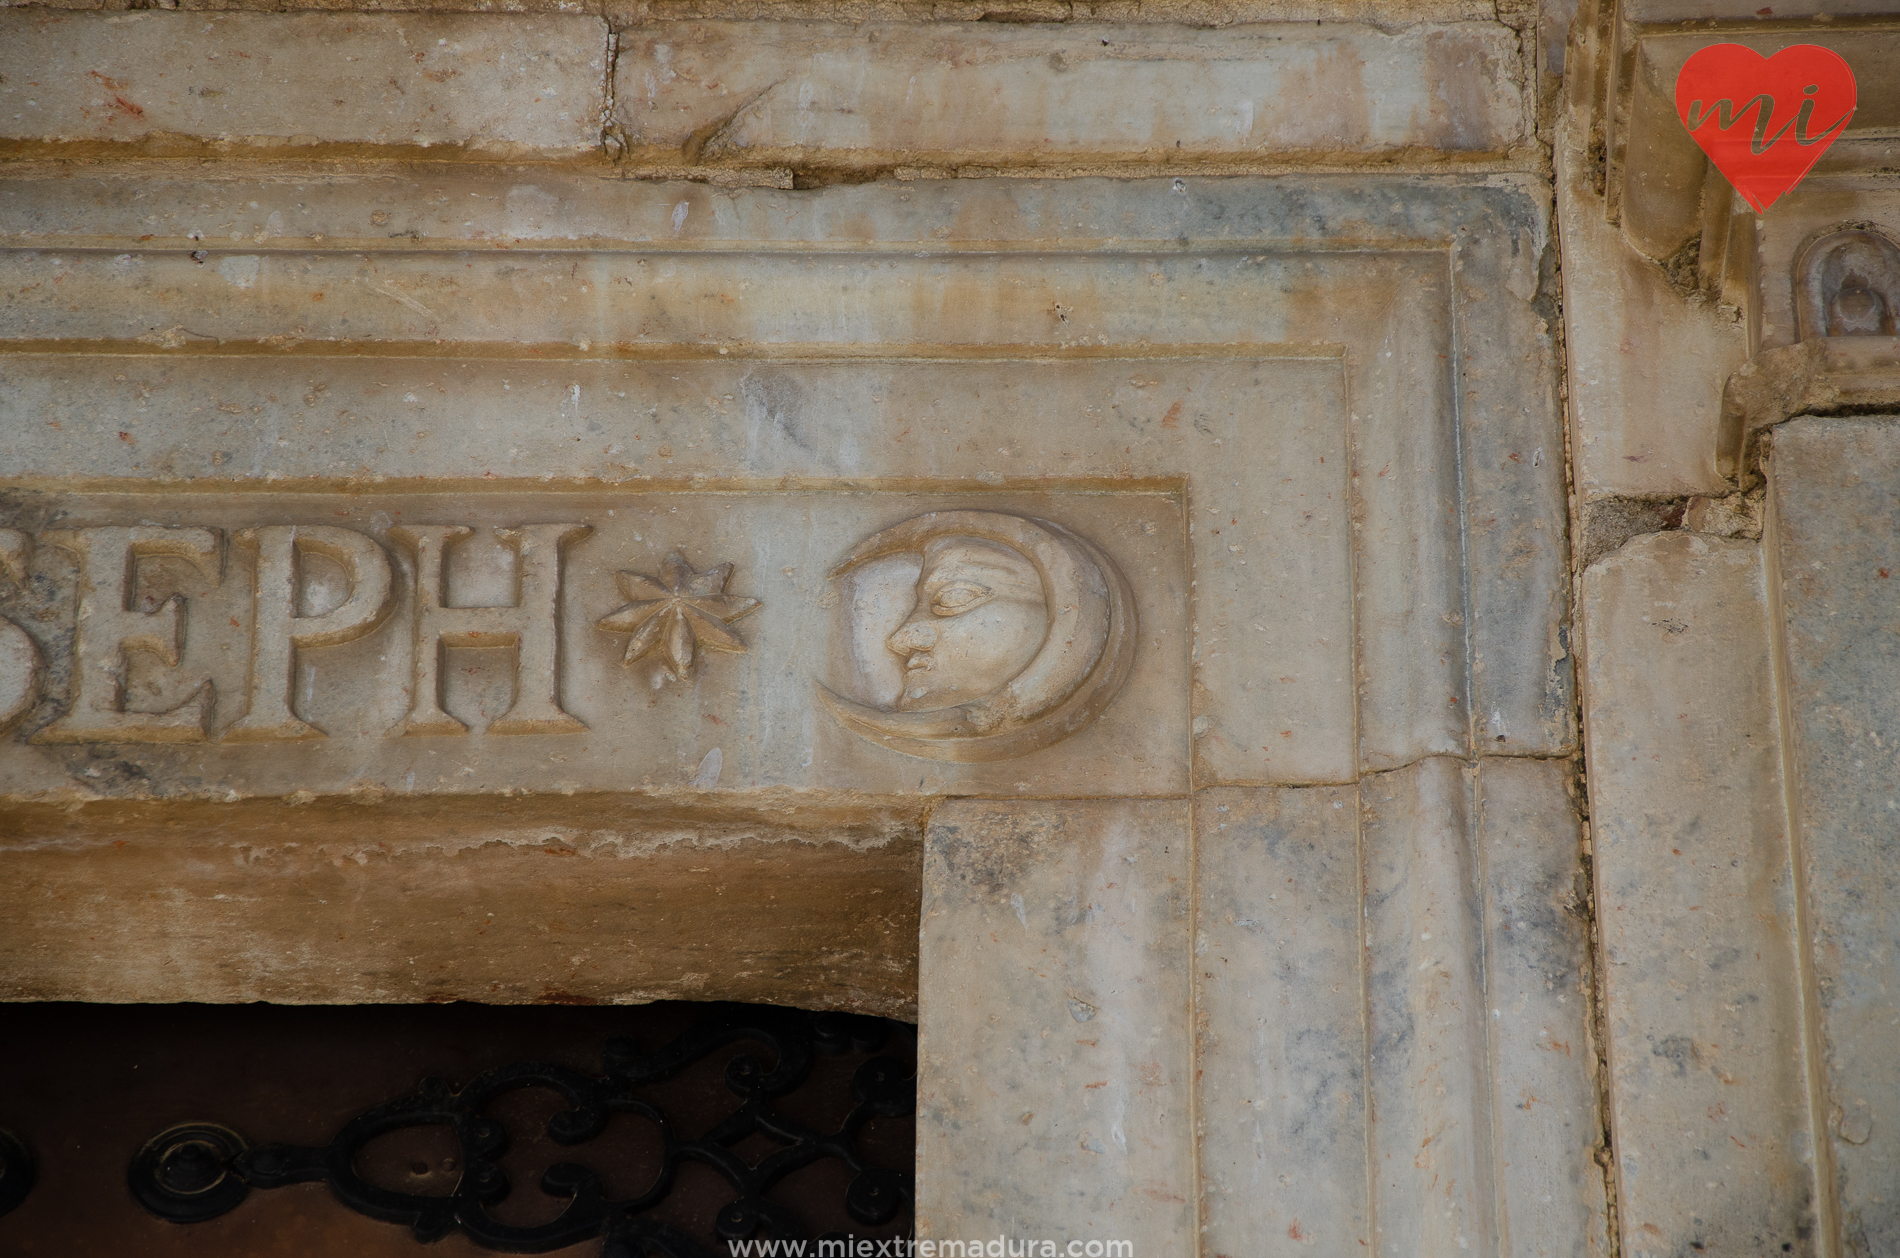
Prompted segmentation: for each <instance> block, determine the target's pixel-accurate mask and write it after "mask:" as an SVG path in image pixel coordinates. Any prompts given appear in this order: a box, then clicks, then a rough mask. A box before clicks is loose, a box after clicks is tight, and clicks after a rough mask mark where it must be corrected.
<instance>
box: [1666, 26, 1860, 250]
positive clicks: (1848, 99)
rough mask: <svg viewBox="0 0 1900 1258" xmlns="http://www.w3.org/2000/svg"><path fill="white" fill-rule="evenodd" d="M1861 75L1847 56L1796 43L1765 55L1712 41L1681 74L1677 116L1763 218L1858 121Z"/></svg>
mask: <svg viewBox="0 0 1900 1258" xmlns="http://www.w3.org/2000/svg"><path fill="white" fill-rule="evenodd" d="M1855 99H1856V93H1855V88H1854V72H1853V70H1851V69H1849V68H1848V65H1847V62H1845V61H1843V60H1842V59H1841V57H1840V54H1838V53H1835V52H1833V51H1831V50H1829V49H1826V48H1823V47H1821V46H1820V45H1818V44H1796V45H1794V46H1793V47H1791V48H1783V49H1782V50H1781V51H1780V52H1778V53H1776V54H1775V55H1774V56H1772V57H1764V56H1762V55H1761V54H1760V53H1758V52H1756V51H1755V50H1754V49H1753V48H1744V47H1743V46H1742V45H1740V44H1710V45H1709V46H1708V47H1707V48H1702V49H1699V50H1697V52H1696V53H1695V55H1694V56H1692V57H1690V58H1689V60H1687V61H1686V62H1684V63H1683V66H1682V73H1680V74H1678V75H1677V76H1676V114H1677V115H1678V116H1679V117H1680V118H1681V119H1682V125H1683V126H1685V127H1687V128H1689V135H1690V137H1691V138H1693V139H1694V140H1695V142H1696V143H1697V144H1700V145H1701V146H1702V151H1703V152H1705V153H1707V154H1708V155H1709V160H1710V161H1712V162H1714V163H1715V168H1716V169H1717V170H1719V171H1721V172H1722V173H1723V174H1724V175H1727V176H1728V181H1729V182H1730V183H1731V184H1733V185H1735V191H1737V192H1739V193H1741V194H1742V199H1743V200H1744V201H1747V202H1748V203H1749V204H1750V205H1752V206H1754V207H1755V212H1756V213H1757V214H1761V213H1763V212H1765V211H1766V210H1767V209H1768V207H1769V206H1771V205H1773V204H1774V203H1775V201H1776V200H1777V199H1779V198H1780V197H1781V195H1782V194H1783V193H1785V192H1787V191H1789V190H1790V189H1792V188H1793V187H1794V186H1795V185H1796V184H1798V183H1800V182H1801V177H1802V176H1803V175H1805V174H1807V173H1808V170H1809V169H1810V168H1811V167H1812V166H1813V165H1814V163H1816V162H1818V161H1820V160H1821V154H1823V153H1825V152H1827V149H1828V145H1830V144H1832V143H1834V141H1835V140H1836V139H1837V138H1838V137H1839V136H1840V134H1841V132H1842V131H1844V130H1846V129H1847V121H1848V119H1850V118H1852V117H1853V116H1854V101H1855Z"/></svg>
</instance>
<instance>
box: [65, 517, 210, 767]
mask: <svg viewBox="0 0 1900 1258" xmlns="http://www.w3.org/2000/svg"><path fill="white" fill-rule="evenodd" d="M41 538H42V540H43V541H45V542H46V543H47V544H48V545H51V546H55V547H58V548H59V549H60V550H63V551H66V552H67V553H68V554H70V555H72V557H73V559H74V560H75V561H76V562H77V564H78V567H79V572H78V585H79V615H78V632H77V634H76V635H75V642H74V647H73V654H74V659H73V684H72V699H71V701H70V702H69V703H68V704H67V707H66V714H65V715H64V716H62V717H60V718H59V719H58V720H56V721H54V722H53V723H52V724H51V725H48V726H47V727H46V728H45V729H43V730H41V731H40V732H39V733H37V734H35V735H34V736H33V741H34V742H40V743H192V742H200V741H202V740H203V739H204V737H205V725H206V722H207V721H208V720H209V718H210V715H211V698H212V689H211V682H210V681H209V680H208V679H207V680H206V681H205V682H204V683H203V684H201V685H200V686H199V687H198V688H197V689H196V690H194V691H193V692H192V694H191V697H190V698H188V699H186V700H185V701H184V702H183V703H181V704H179V705H178V706H176V707H174V708H172V709H170V710H169V711H165V712H128V711H126V710H125V675H126V663H127V661H126V657H127V656H128V655H130V654H131V653H132V652H134V651H150V652H151V653H152V654H154V655H156V656H158V657H159V659H161V660H163V661H164V662H165V663H166V664H167V665H168V666H170V667H173V668H176V667H177V666H178V663H179V658H180V653H181V652H182V651H183V649H184V644H185V606H184V604H185V600H184V599H183V598H182V597H180V596H178V595H173V596H172V597H171V598H169V599H167V600H165V602H164V604H163V605H162V606H160V607H158V608H157V609H155V610H153V611H149V612H147V611H139V610H137V609H135V608H133V607H132V606H131V605H130V604H131V600H132V597H133V594H134V592H135V590H136V588H137V584H138V566H139V561H140V560H142V559H154V558H158V557H160V556H169V557H171V558H175V559H183V560H185V561H186V562H187V563H189V564H191V565H192V566H193V567H194V568H196V569H198V571H199V572H202V573H203V574H204V575H205V576H206V577H207V578H208V579H210V580H211V581H213V582H216V581H218V580H220V579H221V578H222V575H223V574H222V572H221V571H220V568H221V563H220V560H221V559H222V555H221V553H220V550H219V546H218V533H217V530H216V529H204V528H162V527H159V526H157V525H149V524H141V525H134V526H130V527H125V526H115V527H111V528H96V529H60V530H56V531H53V532H49V533H44V534H42V535H41Z"/></svg>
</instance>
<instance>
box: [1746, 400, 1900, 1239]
mask: <svg viewBox="0 0 1900 1258" xmlns="http://www.w3.org/2000/svg"><path fill="white" fill-rule="evenodd" d="M1773 441H1774V445H1773V449H1772V455H1771V457H1770V459H1769V461H1768V467H1769V493H1770V507H1769V513H1768V516H1769V522H1770V526H1769V530H1768V533H1767V534H1766V535H1765V541H1766V542H1767V544H1768V545H1769V546H1770V547H1771V548H1772V550H1771V552H1770V553H1771V559H1772V562H1773V563H1774V565H1775V567H1774V570H1773V571H1774V576H1775V578H1776V579H1777V588H1776V590H1775V594H1776V598H1777V609H1778V611H1779V613H1780V617H1781V623H1780V624H1779V625H1778V626H1777V629H1778V631H1779V633H1780V635H1781V640H1782V644H1783V649H1784V651H1785V653H1786V665H1787V668H1786V678H1787V687H1788V714H1789V722H1790V727H1789V730H1788V736H1789V742H1790V747H1789V767H1790V776H1791V778H1792V782H1791V785H1792V787H1793V789H1792V791H1791V792H1790V794H1791V797H1792V798H1791V805H1792V808H1793V811H1794V815H1795V824H1796V837H1797V850H1798V852H1799V853H1800V858H1801V861H1802V869H1803V872H1804V873H1805V875H1806V879H1805V881H1806V893H1807V905H1806V908H1807V910H1808V914H1809V918H1808V930H1809V935H1810V939H1809V941H1807V942H1809V944H1810V946H1811V947H1812V950H1813V951H1812V957H1813V966H1814V976H1815V978H1816V979H1817V980H1818V981H1817V982H1816V983H1815V986H1814V1001H1815V1006H1816V1008H1817V1009H1818V1012H1819V1038H1820V1041H1821V1047H1822V1050H1823V1052H1824V1055H1825V1056H1824V1060H1825V1064H1826V1078H1825V1081H1824V1087H1825V1097H1826V1106H1827V1113H1826V1123H1827V1126H1826V1137H1827V1144H1828V1147H1829V1149H1830V1150H1831V1154H1832V1162H1833V1166H1832V1170H1833V1179H1834V1183H1835V1189H1836V1192H1837V1194H1838V1200H1837V1203H1836V1214H1835V1218H1836V1219H1837V1220H1838V1223H1837V1226H1839V1227H1840V1229H1841V1236H1842V1244H1843V1247H1844V1249H1845V1252H1847V1253H1849V1254H1856V1255H1858V1254H1878V1253H1883V1252H1886V1251H1888V1250H1892V1249H1894V1248H1895V1247H1897V1246H1900V1062H1896V1059H1895V1054H1894V1051H1893V1048H1894V1027H1895V1025H1896V1023H1897V1022H1900V977H1896V964H1897V963H1900V958H1897V957H1896V953H1897V952H1900V918H1897V917H1896V914H1900V907H1896V906H1900V867H1896V863H1895V858H1894V853H1893V848H1892V835H1893V828H1894V813H1895V811H1896V809H1897V808H1900V804H1897V803H1896V800H1895V790H1894V782H1895V780H1896V775H1897V773H1900V750H1897V749H1896V739H1895V737H1894V734H1895V730H1896V727H1900V705H1896V701H1895V697H1894V691H1893V686H1892V684H1891V683H1892V679H1893V678H1894V677H1896V676H1900V636H1897V635H1896V627H1897V626H1900V587H1896V586H1895V584H1894V582H1893V580H1892V578H1891V574H1892V573H1893V571H1894V570H1895V569H1900V513H1897V512H1896V510H1895V498H1894V491H1895V486H1896V485H1900V426H1897V425H1896V422H1895V418H1894V417H1892V416H1882V417H1880V418H1874V419H1860V418H1855V419H1799V420H1796V421H1794V422H1792V423H1789V424H1785V425H1783V426H1782V427H1780V428H1778V429H1776V430H1775V433H1774V437H1773ZM1817 1138H1818V1136H1817Z"/></svg>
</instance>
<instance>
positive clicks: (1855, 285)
mask: <svg viewBox="0 0 1900 1258" xmlns="http://www.w3.org/2000/svg"><path fill="white" fill-rule="evenodd" d="M1788 288H1789V290H1791V293H1792V306H1793V309H1792V315H1793V318H1792V323H1793V330H1794V334H1795V336H1796V338H1797V339H1796V341H1795V343H1794V344H1792V345H1779V346H1773V347H1770V348H1767V349H1763V350H1762V351H1761V352H1760V353H1758V354H1757V355H1756V356H1755V357H1754V358H1752V359H1750V360H1749V361H1748V362H1747V363H1744V364H1743V365H1742V366H1741V367H1740V368H1739V369H1738V370H1737V371H1736V372H1735V374H1734V375H1733V376H1731V377H1729V381H1728V385H1727V387H1726V388H1725V389H1724V390H1723V398H1722V431H1721V446H1720V466H1721V469H1722V471H1723V473H1724V474H1725V475H1728V476H1731V477H1734V478H1735V479H1736V480H1737V481H1738V482H1739V483H1741V484H1742V485H1744V486H1748V485H1752V484H1754V483H1755V482H1756V481H1757V480H1759V479H1760V467H1759V464H1760V441H1761V434H1762V432H1763V431H1764V430H1766V429H1768V428H1771V427H1773V426H1774V425H1776V424H1779V423H1781V422H1782V421H1784V420H1786V419H1789V418H1792V417H1793V416H1795V415H1803V414H1808V415H1826V414H1853V413H1860V414H1865V413H1869V412H1873V411H1879V410H1891V409H1893V408H1895V407H1896V406H1900V335H1897V333H1900V323H1897V322H1896V321H1897V320H1900V245H1896V243H1895V241H1894V238H1893V237H1892V236H1891V235H1889V234H1888V233H1887V232H1886V231H1884V230H1882V229H1881V228H1879V227H1877V226H1875V225H1872V224H1868V223H1858V224H1851V225H1846V226H1843V225H1839V224H1834V225H1830V226H1828V227H1825V228H1823V229H1821V230H1820V231H1816V232H1812V233H1810V234H1809V236H1808V237H1807V239H1806V240H1805V241H1803V242H1802V243H1801V244H1800V246H1799V247H1798V248H1796V249H1795V250H1794V251H1793V256H1792V263H1791V265H1790V268H1789V273H1788ZM1764 295H1765V296H1770V297H1772V296H1773V294H1770V293H1765V294H1764ZM1765 304H1766V303H1765Z"/></svg>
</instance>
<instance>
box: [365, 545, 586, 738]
mask: <svg viewBox="0 0 1900 1258" xmlns="http://www.w3.org/2000/svg"><path fill="white" fill-rule="evenodd" d="M592 531H593V530H592V529H591V528H590V527H589V526H587V525H585V524H524V525H522V526H521V527H520V528H514V529H496V530H495V535H496V536H497V537H500V538H502V539H504V540H505V541H508V542H511V543H513V545H514V550H515V588H516V595H515V603H514V605H513V606H511V607H450V606H448V605H447V598H448V588H447V587H448V551H449V544H450V543H451V542H452V541H454V540H455V539H456V538H459V537H465V536H467V534H468V530H467V529H466V528H463V527H461V526H460V525H452V524H417V525H400V526H398V527H396V528H393V529H391V530H389V536H390V537H391V538H392V539H393V540H394V541H396V542H398V543H400V544H401V545H402V546H404V547H406V548H407V549H408V550H409V552H410V553H411V554H412V555H413V556H414V558H415V565H416V597H415V618H416V619H415V625H416V671H415V679H414V681H413V683H412V685H413V689H412V690H411V692H410V696H409V713H408V715H407V716H405V717H403V719H402V722H401V723H400V724H398V725H397V726H396V728H395V729H394V730H393V731H392V732H393V733H397V734H466V733H467V732H468V726H466V725H464V724H462V722H460V721H458V720H456V719H455V718H454V717H452V716H450V715H449V714H448V713H447V712H445V711H443V710H442V652H443V650H444V649H445V648H448V647H501V646H512V647H514V648H515V697H514V702H513V703H511V704H510V705H509V706H508V710H507V711H506V712H503V713H502V714H501V715H500V716H498V717H496V718H495V719H494V720H493V721H490V722H489V724H488V732H489V733H490V734H577V733H580V732H582V731H584V730H585V729H586V728H587V726H585V725H583V724H582V723H581V722H579V721H577V720H575V719H574V718H573V717H571V716H569V715H568V714H567V713H566V712H564V711H562V709H561V702H560V688H561V671H560V669H561V634H560V612H561V551H562V548H563V547H565V546H566V545H567V544H568V543H569V542H573V541H578V540H579V539H581V538H583V537H585V536H587V535H588V534H589V533H590V532H592Z"/></svg>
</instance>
